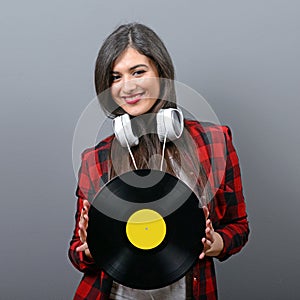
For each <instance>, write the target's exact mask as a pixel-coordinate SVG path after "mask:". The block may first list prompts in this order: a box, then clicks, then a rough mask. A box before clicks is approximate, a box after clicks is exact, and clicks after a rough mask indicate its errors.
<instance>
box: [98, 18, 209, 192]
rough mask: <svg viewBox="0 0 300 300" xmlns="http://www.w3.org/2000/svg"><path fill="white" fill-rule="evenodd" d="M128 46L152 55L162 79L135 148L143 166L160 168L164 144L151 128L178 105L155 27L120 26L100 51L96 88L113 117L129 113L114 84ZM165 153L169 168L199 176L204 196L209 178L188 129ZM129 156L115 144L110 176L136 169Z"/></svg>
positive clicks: (170, 67)
mask: <svg viewBox="0 0 300 300" xmlns="http://www.w3.org/2000/svg"><path fill="white" fill-rule="evenodd" d="M128 47H131V48H133V49H135V50H137V51H138V52H139V53H141V54H143V55H145V56H147V57H148V58H150V59H151V61H152V62H153V63H154V65H155V67H156V69H157V72H158V75H159V78H160V79H161V80H160V83H161V84H160V96H159V98H158V99H157V101H156V103H155V104H154V106H153V107H152V108H151V109H150V111H149V112H148V113H147V114H146V115H144V116H143V117H141V118H140V117H139V118H138V120H139V121H138V122H137V123H139V126H138V128H139V131H140V132H139V136H140V138H139V144H138V145H137V146H134V147H132V148H131V151H132V153H133V156H134V158H135V161H136V165H137V167H138V168H139V169H145V168H151V169H159V165H160V156H158V155H157V154H159V155H160V154H161V153H162V143H161V142H160V141H159V139H158V137H157V134H156V133H153V131H151V133H149V128H154V127H155V118H153V115H155V114H156V113H157V112H158V111H159V110H160V109H162V108H170V107H172V108H176V107H177V104H176V93H175V86H174V77H175V75H174V66H173V62H172V59H171V57H170V55H169V53H168V51H167V49H166V47H165V45H164V43H163V42H162V40H161V39H160V38H159V37H158V36H157V34H156V33H155V32H154V31H153V30H152V29H150V28H149V27H147V26H145V25H143V24H139V23H129V24H124V25H121V26H119V27H118V28H117V29H116V30H115V31H114V32H112V33H111V34H110V35H109V36H108V37H107V38H106V39H105V41H104V43H103V45H102V47H101V49H100V51H99V53H98V57H97V60H96V65H95V89H96V92H97V96H98V99H99V103H100V105H101V107H102V109H103V110H104V112H105V113H106V114H107V115H108V116H109V117H111V118H114V117H115V116H117V115H122V114H124V113H125V112H124V110H123V109H122V108H121V107H119V106H118V105H117V104H116V103H115V101H114V100H113V99H112V96H111V93H110V86H111V85H112V75H111V72H112V69H113V65H114V62H115V60H116V59H117V58H118V57H119V56H120V55H121V54H122V53H123V52H124V51H125V50H126V49H127V48H128ZM147 116H149V117H147ZM146 129H147V131H148V132H146ZM165 153H166V155H165V162H164V163H165V165H164V169H165V171H166V172H168V173H170V174H173V175H175V176H177V177H179V178H180V177H182V176H183V175H182V174H185V175H184V176H185V180H186V179H187V178H188V177H195V176H196V181H197V182H198V185H197V186H198V188H200V190H199V191H198V192H197V194H198V196H200V195H202V194H203V189H204V186H205V183H206V181H207V179H206V176H205V175H204V172H203V168H202V166H201V164H200V162H199V158H198V157H197V153H196V147H195V143H194V141H193V139H192V138H191V136H190V134H189V132H188V130H184V132H183V134H182V136H181V138H180V139H179V140H178V141H176V142H175V144H174V143H172V142H168V143H167V144H166V150H165ZM128 157H129V154H128V150H127V149H126V148H122V147H121V146H120V145H119V144H118V143H114V146H113V147H111V150H110V159H109V166H108V179H112V178H113V177H115V176H116V175H120V173H124V172H126V171H129V170H132V169H134V168H133V164H132V161H131V160H130V159H128ZM155 157H157V159H155ZM112 158H113V162H112ZM153 158H154V159H153ZM116 169H117V170H116ZM181 179H182V178H181Z"/></svg>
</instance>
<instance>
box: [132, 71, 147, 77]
mask: <svg viewBox="0 0 300 300" xmlns="http://www.w3.org/2000/svg"><path fill="white" fill-rule="evenodd" d="M145 72H146V71H145V70H137V71H134V72H133V75H134V76H141V75H142V74H144V73H145Z"/></svg>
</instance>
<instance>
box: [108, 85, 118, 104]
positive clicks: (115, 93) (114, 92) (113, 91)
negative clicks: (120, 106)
mask: <svg viewBox="0 0 300 300" xmlns="http://www.w3.org/2000/svg"><path fill="white" fill-rule="evenodd" d="M110 94H111V97H112V98H113V100H114V101H116V102H117V101H118V89H117V87H116V86H114V87H111V88H110Z"/></svg>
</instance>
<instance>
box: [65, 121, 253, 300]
mask: <svg viewBox="0 0 300 300" xmlns="http://www.w3.org/2000/svg"><path fill="white" fill-rule="evenodd" d="M185 128H186V129H187V130H189V132H190V134H191V136H192V137H193V138H194V140H195V142H196V145H197V150H198V156H199V159H200V162H201V164H202V165H203V167H204V169H205V171H206V172H207V174H209V173H210V172H211V167H212V165H211V164H212V161H215V162H216V161H218V159H219V160H224V149H225V158H226V169H225V174H217V176H216V177H218V176H222V179H221V181H220V182H218V184H217V186H216V185H215V184H214V182H213V180H210V184H211V186H212V189H213V190H214V191H215V196H214V197H213V200H212V202H211V203H210V208H211V209H210V211H211V212H210V219H211V220H212V222H213V226H214V229H215V231H217V232H218V233H219V234H220V235H221V236H222V238H223V241H224V249H223V251H222V253H221V254H220V255H219V256H218V257H217V258H218V259H219V260H220V261H223V260H225V259H227V258H229V257H230V256H231V255H232V254H235V253H237V252H239V251H240V250H241V249H242V247H243V246H244V245H245V243H246V242H247V240H248V234H249V227H248V221H247V214H246V207H245V202H244V196H243V191H242V182H241V174H240V168H239V162H238V157H237V154H236V151H235V149H234V147H233V145H232V139H231V133H230V130H229V128H228V127H225V126H217V125H213V124H209V123H201V124H200V123H198V122H196V121H190V120H186V121H185ZM224 137H225V139H224ZM113 138H114V137H113V136H110V137H108V138H106V139H105V140H103V141H102V142H100V143H99V144H98V145H97V146H96V147H94V148H91V149H87V150H85V151H84V152H83V154H82V164H81V168H80V171H79V179H78V180H79V181H78V188H77V191H76V195H77V197H78V201H77V211H76V215H75V230H74V234H73V237H72V240H71V242H70V248H69V258H70V260H71V262H72V264H73V265H74V266H75V268H77V269H78V270H79V271H81V272H83V274H84V275H83V278H82V280H81V282H80V284H79V286H78V288H77V290H76V293H75V296H74V299H75V300H94V299H97V300H107V299H109V294H110V289H111V285H112V279H111V278H110V277H109V276H108V275H107V274H105V273H104V272H103V271H101V269H100V268H98V267H97V265H96V264H95V262H94V261H93V260H90V259H88V258H87V257H86V256H85V255H84V253H83V252H76V247H78V246H80V245H81V241H80V239H79V235H78V223H79V218H80V212H81V209H82V204H83V200H84V199H88V200H90V201H91V200H92V199H93V197H94V196H95V194H96V193H97V192H98V191H99V190H100V188H101V186H103V184H105V183H106V182H107V158H108V154H109V150H110V147H111V142H112V140H113ZM224 144H225V145H224ZM223 171H224V170H223ZM213 172H218V170H216V171H213ZM223 175H224V176H223ZM213 177H214V176H213ZM214 178H215V177H214ZM193 299H217V285H216V276H215V269H214V263H213V258H212V257H205V258H204V259H202V260H198V262H197V263H196V265H195V266H194V268H193Z"/></svg>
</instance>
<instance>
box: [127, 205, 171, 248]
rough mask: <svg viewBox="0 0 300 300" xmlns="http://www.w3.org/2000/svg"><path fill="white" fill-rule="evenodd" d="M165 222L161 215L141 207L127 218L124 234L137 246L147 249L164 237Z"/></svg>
mask: <svg viewBox="0 0 300 300" xmlns="http://www.w3.org/2000/svg"><path fill="white" fill-rule="evenodd" d="M166 231H167V228H166V223H165V220H164V219H163V217H162V216H161V215H160V214H159V213H158V212H156V211H154V210H152V209H141V210H138V211H136V212H134V213H133V214H132V215H131V216H130V217H129V219H128V221H127V225H126V234H127V237H128V239H129V241H130V242H131V243H132V244H133V245H134V246H135V247H137V248H140V249H143V250H149V249H153V248H155V247H157V246H158V245H159V244H160V243H161V242H162V241H163V240H164V238H165V235H166Z"/></svg>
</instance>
